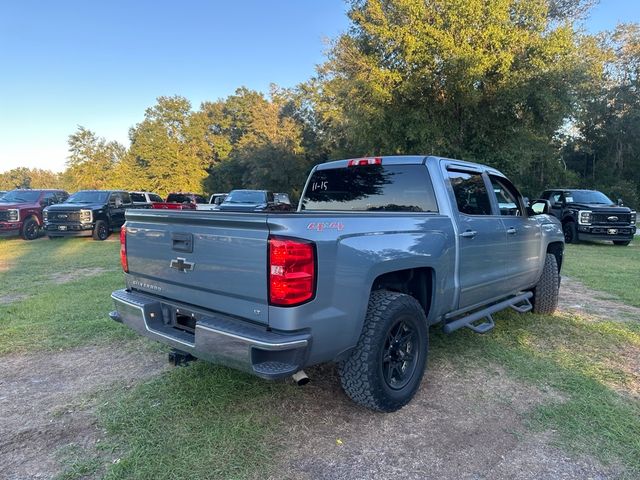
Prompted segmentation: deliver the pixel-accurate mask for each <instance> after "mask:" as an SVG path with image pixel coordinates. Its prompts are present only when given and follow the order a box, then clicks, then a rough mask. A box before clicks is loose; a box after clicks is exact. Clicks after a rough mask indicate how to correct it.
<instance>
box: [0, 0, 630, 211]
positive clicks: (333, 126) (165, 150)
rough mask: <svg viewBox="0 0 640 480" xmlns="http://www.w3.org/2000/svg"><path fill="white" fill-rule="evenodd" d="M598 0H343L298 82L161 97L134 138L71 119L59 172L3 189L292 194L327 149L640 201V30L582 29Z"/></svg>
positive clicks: (22, 174)
mask: <svg viewBox="0 0 640 480" xmlns="http://www.w3.org/2000/svg"><path fill="white" fill-rule="evenodd" d="M592 3H593V2H592V0H465V1H457V0H426V1H425V0H352V1H351V2H350V9H349V12H348V15H349V18H350V21H351V26H350V29H349V30H348V31H347V32H346V33H344V34H342V35H341V36H339V37H338V38H336V39H335V40H334V41H333V43H332V45H331V48H330V50H329V52H328V54H327V58H326V61H325V62H324V63H323V64H322V65H320V66H318V68H317V73H316V75H315V76H314V77H313V78H310V79H309V80H308V81H306V82H304V83H302V84H300V85H298V86H296V87H294V88H290V89H282V88H278V87H276V86H272V88H271V91H270V92H269V93H267V94H265V93H261V92H256V91H252V90H249V89H246V88H244V87H241V88H239V89H238V90H237V91H236V92H235V93H234V94H233V95H230V96H228V97H227V98H224V99H219V100H216V101H205V102H203V103H202V104H201V105H200V106H199V107H198V108H194V106H193V105H191V103H190V102H189V101H188V100H187V99H186V98H184V97H181V96H173V97H160V98H158V99H157V102H156V104H155V105H153V106H152V107H150V108H148V109H147V110H146V111H145V115H144V119H143V120H142V122H140V123H138V124H136V125H134V126H133V127H131V129H130V130H129V140H130V146H129V147H125V146H124V145H121V144H119V143H117V142H114V141H109V140H106V139H104V138H102V137H100V136H98V135H97V134H96V133H94V132H92V131H91V130H89V129H86V128H84V127H79V128H78V129H77V131H76V132H74V133H73V134H71V135H70V136H69V157H68V161H67V168H66V170H65V171H64V172H62V173H60V174H54V173H52V172H48V171H43V170H38V169H25V168H19V169H14V170H11V171H9V172H6V173H4V174H0V188H2V189H6V188H12V187H14V186H16V185H21V186H31V187H44V186H48V187H52V186H59V187H64V188H67V189H68V190H78V189H82V188H126V189H130V190H134V189H136V190H150V191H155V192H157V193H159V194H161V195H166V193H168V192H170V191H178V190H180V191H193V192H208V193H213V192H218V191H228V190H229V189H232V188H268V189H271V190H275V191H282V192H288V193H289V194H291V195H292V196H293V197H294V198H296V197H297V196H299V194H300V189H301V187H302V185H303V183H304V179H305V178H306V175H307V173H308V171H309V170H310V168H311V167H312V166H313V165H315V164H317V163H320V162H323V161H326V160H328V159H335V158H347V157H358V156H367V155H393V154H417V153H424V154H435V155H440V156H446V157H453V158H460V159H464V160H470V161H478V162H481V163H486V164H489V165H492V166H494V167H496V168H499V169H501V170H502V171H504V172H505V173H506V174H507V175H509V176H510V177H511V178H512V179H513V180H514V181H515V183H516V184H517V185H519V186H520V187H521V189H522V190H523V192H524V193H525V194H526V195H528V196H530V197H535V196H536V195H537V194H538V193H539V192H540V191H541V190H542V189H543V188H545V187H551V186H554V187H557V186H572V187H584V188H598V189H600V190H602V191H604V192H605V193H607V194H609V195H610V196H612V197H613V198H614V200H615V199H616V198H618V197H622V198H624V199H625V201H626V203H627V204H630V205H636V206H638V205H639V203H640V202H639V199H640V94H639V90H638V87H639V81H640V80H639V79H640V28H639V26H638V25H637V24H624V25H619V26H618V27H617V28H616V29H615V31H613V32H601V33H599V34H596V35H592V34H588V33H586V32H585V31H583V30H581V29H580V20H581V19H583V18H584V16H585V15H586V14H587V13H588V12H589V9H590V8H591V6H592Z"/></svg>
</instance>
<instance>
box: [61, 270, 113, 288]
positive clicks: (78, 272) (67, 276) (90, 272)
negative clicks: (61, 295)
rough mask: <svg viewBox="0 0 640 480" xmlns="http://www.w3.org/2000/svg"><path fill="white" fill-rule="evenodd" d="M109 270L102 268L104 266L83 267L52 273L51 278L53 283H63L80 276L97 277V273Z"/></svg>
mask: <svg viewBox="0 0 640 480" xmlns="http://www.w3.org/2000/svg"><path fill="white" fill-rule="evenodd" d="M108 271H110V269H107V268H102V267H94V268H83V269H79V270H74V271H72V272H58V273H54V274H53V275H50V276H49V278H50V279H51V281H52V282H53V283H55V284H57V285H60V284H62V283H69V282H73V281H75V280H78V279H80V278H87V277H95V276H96V275H100V274H102V273H104V272H108Z"/></svg>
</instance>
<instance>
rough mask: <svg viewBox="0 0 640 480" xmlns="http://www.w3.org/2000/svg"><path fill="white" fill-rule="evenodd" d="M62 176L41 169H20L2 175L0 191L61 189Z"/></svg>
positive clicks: (0, 177) (0, 175)
mask: <svg viewBox="0 0 640 480" xmlns="http://www.w3.org/2000/svg"><path fill="white" fill-rule="evenodd" d="M60 177H61V176H60V174H58V173H55V172H52V171H51V170H42V169H40V168H26V167H18V168H14V169H12V170H8V171H6V172H4V173H0V189H1V190H12V189H14V188H60V187H61V186H62V181H61V178H60Z"/></svg>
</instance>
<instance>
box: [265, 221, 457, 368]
mask: <svg viewBox="0 0 640 480" xmlns="http://www.w3.org/2000/svg"><path fill="white" fill-rule="evenodd" d="M268 223H269V230H270V233H271V234H272V235H282V236H289V237H298V238H305V239H308V240H312V241H313V242H315V244H316V246H317V261H318V264H317V268H318V271H317V278H318V283H317V288H316V296H315V298H314V299H313V300H311V301H310V302H308V303H306V304H304V305H301V306H298V307H294V308H282V307H273V306H270V307H269V325H270V327H271V328H273V329H278V330H297V329H304V328H310V329H311V330H312V334H313V346H312V349H311V358H309V364H315V363H320V362H324V361H329V360H334V359H336V358H339V357H340V354H341V353H343V352H345V351H348V350H349V349H350V348H351V347H353V346H355V344H356V343H357V341H358V338H359V336H360V333H361V331H362V325H363V322H364V318H365V315H366V311H367V305H368V302H369V294H370V292H371V287H372V285H373V283H374V280H375V279H376V278H377V277H378V276H380V275H382V274H384V273H388V272H393V271H398V270H405V269H410V268H417V267H429V268H432V269H433V270H434V271H435V272H436V273H435V279H434V280H435V281H434V284H433V290H434V292H433V300H434V303H433V305H432V308H431V310H430V312H429V318H428V320H429V322H430V323H434V322H435V321H437V320H438V319H439V317H440V315H442V314H443V313H445V312H447V311H449V310H451V309H452V308H453V300H454V299H453V290H454V275H453V273H454V270H453V264H454V257H455V241H454V238H453V235H454V233H453V227H452V224H451V220H450V219H449V218H448V217H446V216H443V215H438V214H415V213H411V214H399V213H393V214H369V213H366V214H363V213H361V212H360V213H354V214H345V213H342V212H341V213H340V214H338V215H335V216H332V215H331V214H327V213H324V214H322V213H317V214H311V213H305V214H294V215H287V216H270V217H269V221H268Z"/></svg>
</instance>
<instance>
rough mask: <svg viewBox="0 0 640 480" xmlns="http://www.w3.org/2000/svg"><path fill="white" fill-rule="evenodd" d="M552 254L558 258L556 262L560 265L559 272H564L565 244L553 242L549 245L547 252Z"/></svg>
mask: <svg viewBox="0 0 640 480" xmlns="http://www.w3.org/2000/svg"><path fill="white" fill-rule="evenodd" d="M546 253H552V254H553V256H555V257H556V262H557V263H558V272H560V271H561V270H562V259H563V258H564V243H563V242H552V243H550V244H549V245H547V252H546Z"/></svg>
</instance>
